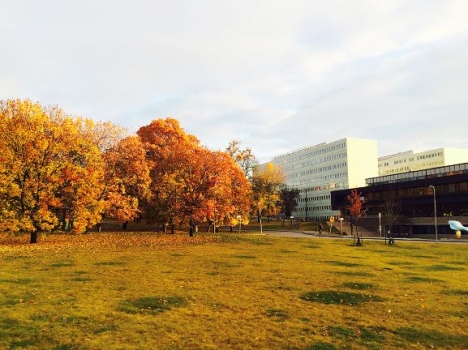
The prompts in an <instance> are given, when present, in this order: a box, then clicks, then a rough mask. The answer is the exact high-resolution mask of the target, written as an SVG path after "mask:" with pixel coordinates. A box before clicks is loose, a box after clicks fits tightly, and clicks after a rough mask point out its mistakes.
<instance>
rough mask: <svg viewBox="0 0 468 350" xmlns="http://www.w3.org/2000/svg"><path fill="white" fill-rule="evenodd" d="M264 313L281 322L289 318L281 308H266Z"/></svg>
mask: <svg viewBox="0 0 468 350" xmlns="http://www.w3.org/2000/svg"><path fill="white" fill-rule="evenodd" d="M266 315H267V317H270V318H271V319H272V320H274V321H276V322H282V321H284V320H286V319H288V318H289V315H288V313H287V312H286V311H284V310H281V309H268V310H266Z"/></svg>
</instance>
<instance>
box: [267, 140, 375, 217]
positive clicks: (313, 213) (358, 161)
mask: <svg viewBox="0 0 468 350" xmlns="http://www.w3.org/2000/svg"><path fill="white" fill-rule="evenodd" d="M272 163H273V164H275V165H279V166H282V167H283V170H284V172H285V173H286V175H287V180H286V184H287V185H288V186H289V187H291V188H297V189H299V190H300V199H299V205H298V208H297V210H296V212H294V213H293V215H294V216H295V217H301V218H306V217H307V218H311V219H315V220H324V219H328V218H329V217H330V216H337V215H339V212H338V211H336V210H332V207H331V195H330V193H331V191H332V190H335V189H349V188H356V187H362V186H365V179H366V178H370V177H375V176H378V151H377V141H376V140H367V139H355V138H344V139H341V140H337V141H333V142H328V143H327V142H324V143H320V144H318V145H314V146H307V147H304V148H302V149H299V150H295V151H292V152H289V153H286V154H282V155H279V156H276V157H274V158H273V159H272Z"/></svg>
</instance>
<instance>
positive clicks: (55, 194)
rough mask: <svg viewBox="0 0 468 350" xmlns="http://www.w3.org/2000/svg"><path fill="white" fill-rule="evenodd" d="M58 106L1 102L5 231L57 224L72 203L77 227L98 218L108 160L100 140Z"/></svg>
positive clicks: (0, 205) (0, 226)
mask: <svg viewBox="0 0 468 350" xmlns="http://www.w3.org/2000/svg"><path fill="white" fill-rule="evenodd" d="M81 122H82V120H75V119H72V118H70V117H68V116H66V115H64V113H63V112H62V111H61V110H60V109H59V108H57V107H48V108H44V107H42V106H40V105H39V104H38V103H32V102H31V101H29V100H25V101H21V100H6V101H0V154H1V156H0V157H1V158H0V160H1V161H0V219H1V220H0V230H3V231H13V232H14V231H23V232H30V233H31V239H30V242H31V243H35V242H36V241H37V233H38V232H40V231H49V230H51V229H53V228H55V227H56V226H57V225H58V222H59V220H58V217H57V214H56V212H57V211H56V210H57V209H58V208H64V207H66V208H69V209H70V211H71V213H72V217H70V220H72V221H73V222H74V229H75V230H76V231H77V232H83V231H84V230H86V228H87V227H89V225H92V224H93V223H95V222H96V221H97V220H99V213H100V212H101V211H102V206H103V202H102V201H100V200H99V198H98V197H99V193H100V192H101V191H102V187H103V181H102V180H103V163H102V161H101V157H100V152H99V149H98V148H97V147H96V145H95V144H94V143H92V142H89V140H88V139H87V138H86V137H84V136H83V134H81V133H80V130H79V125H80V123H81Z"/></svg>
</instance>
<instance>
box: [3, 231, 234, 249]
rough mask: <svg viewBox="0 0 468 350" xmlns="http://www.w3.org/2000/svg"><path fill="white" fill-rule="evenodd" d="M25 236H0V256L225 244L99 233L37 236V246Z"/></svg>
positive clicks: (213, 238)
mask: <svg viewBox="0 0 468 350" xmlns="http://www.w3.org/2000/svg"><path fill="white" fill-rule="evenodd" d="M29 238H30V237H29V235H27V234H24V235H6V234H0V253H1V252H10V251H15V252H17V251H25V252H26V251H31V252H33V251H38V250H48V249H50V250H54V251H58V250H67V249H68V250H70V249H76V248H93V250H96V249H104V250H106V249H110V248H117V247H118V248H129V247H148V248H153V247H154V248H157V247H171V246H181V245H201V244H208V243H217V242H222V241H224V240H225V238H224V237H221V236H218V235H209V234H204V235H195V236H194V237H190V236H188V235H187V234H181V233H177V234H160V233H154V232H103V233H86V234H78V235H76V234H41V235H38V243H36V244H30V243H29Z"/></svg>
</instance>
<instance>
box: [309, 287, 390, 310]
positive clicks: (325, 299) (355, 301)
mask: <svg viewBox="0 0 468 350" xmlns="http://www.w3.org/2000/svg"><path fill="white" fill-rule="evenodd" d="M300 298H301V299H302V300H305V301H313V302H317V303H322V304H335V305H350V306H356V305H359V304H362V303H367V302H372V301H383V299H382V298H381V297H379V296H375V295H367V294H362V293H353V292H342V291H335V290H325V291H312V292H307V293H304V294H302V295H301V296H300Z"/></svg>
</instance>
